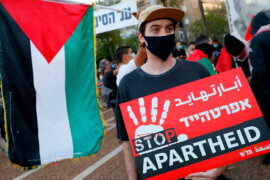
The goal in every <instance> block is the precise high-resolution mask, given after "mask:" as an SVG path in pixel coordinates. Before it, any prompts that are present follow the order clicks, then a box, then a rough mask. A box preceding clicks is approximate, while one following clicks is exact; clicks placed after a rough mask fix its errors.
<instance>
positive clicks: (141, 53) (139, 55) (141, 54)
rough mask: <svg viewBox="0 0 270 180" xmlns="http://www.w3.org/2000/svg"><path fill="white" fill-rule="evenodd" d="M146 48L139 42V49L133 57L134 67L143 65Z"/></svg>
mask: <svg viewBox="0 0 270 180" xmlns="http://www.w3.org/2000/svg"><path fill="white" fill-rule="evenodd" d="M146 57H147V56H146V50H145V47H144V46H143V45H142V44H140V43H139V50H138V53H137V54H136V56H135V58H134V62H135V65H136V67H140V66H142V65H143V63H144V61H145V59H146Z"/></svg>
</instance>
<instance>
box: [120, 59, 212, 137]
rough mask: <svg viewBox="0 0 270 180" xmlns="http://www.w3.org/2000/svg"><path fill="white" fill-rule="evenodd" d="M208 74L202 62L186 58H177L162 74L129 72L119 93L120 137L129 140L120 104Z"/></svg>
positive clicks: (138, 69)
mask: <svg viewBox="0 0 270 180" xmlns="http://www.w3.org/2000/svg"><path fill="white" fill-rule="evenodd" d="M208 76H210V74H209V72H208V70H207V69H206V68H205V67H204V66H203V65H202V64H200V63H198V62H193V61H185V60H176V64H175V65H174V67H172V68H171V69H170V70H168V71H167V72H165V73H163V74H160V75H151V74H148V73H146V72H144V71H143V70H142V69H141V68H137V69H136V70H134V71H132V72H131V73H129V74H127V75H126V76H125V77H124V78H123V79H122V80H121V83H120V85H119V88H118V93H117V105H116V124H117V137H118V139H120V140H121V141H128V135H127V131H126V128H125V124H124V120H123V117H122V114H121V111H120V107H119V104H121V103H124V102H127V101H130V100H133V99H137V98H140V97H144V96H147V95H150V94H154V93H156V92H159V91H163V90H166V89H169V88H173V87H176V86H179V85H182V84H186V83H189V82H191V81H195V80H198V79H202V78H205V77H208Z"/></svg>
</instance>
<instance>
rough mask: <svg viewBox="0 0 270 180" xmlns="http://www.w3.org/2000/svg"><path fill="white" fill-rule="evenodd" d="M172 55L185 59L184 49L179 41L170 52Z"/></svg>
mask: <svg viewBox="0 0 270 180" xmlns="http://www.w3.org/2000/svg"><path fill="white" fill-rule="evenodd" d="M172 54H173V57H175V58H178V59H186V58H187V55H186V51H185V48H184V47H183V45H182V44H181V43H180V42H177V43H176V46H175V49H174V50H173V52H172Z"/></svg>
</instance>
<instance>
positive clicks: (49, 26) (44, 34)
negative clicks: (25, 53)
mask: <svg viewBox="0 0 270 180" xmlns="http://www.w3.org/2000/svg"><path fill="white" fill-rule="evenodd" d="M0 1H1V2H2V4H3V6H4V7H5V8H6V10H7V11H8V12H9V14H10V15H11V16H12V17H13V18H14V20H15V21H16V22H17V24H18V25H19V26H20V27H21V29H22V30H23V31H24V33H25V34H26V35H27V36H28V38H29V39H30V40H31V41H32V42H33V43H34V45H35V46H36V47H37V49H38V50H39V51H40V52H41V54H42V55H43V56H44V57H45V59H46V60H47V61H48V63H50V62H51V61H52V59H53V58H54V56H55V55H56V54H57V52H58V51H59V50H60V49H61V48H62V47H63V45H64V44H65V43H66V41H67V40H68V39H69V38H70V36H71V35H72V33H73V32H74V30H75V29H76V27H77V26H78V24H79V23H80V21H81V19H82V17H83V15H84V14H85V12H86V10H87V8H88V6H85V5H67V4H65V5H64V4H58V3H52V2H46V1H42V0H0Z"/></svg>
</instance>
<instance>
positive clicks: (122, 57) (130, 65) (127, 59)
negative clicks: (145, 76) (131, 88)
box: [115, 44, 146, 86]
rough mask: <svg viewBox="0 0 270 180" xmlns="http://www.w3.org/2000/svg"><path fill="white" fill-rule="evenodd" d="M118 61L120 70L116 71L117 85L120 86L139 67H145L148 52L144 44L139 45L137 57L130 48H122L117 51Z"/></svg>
mask: <svg viewBox="0 0 270 180" xmlns="http://www.w3.org/2000/svg"><path fill="white" fill-rule="evenodd" d="M115 56H116V59H117V60H118V62H119V66H118V69H116V71H117V72H116V73H115V75H116V84H117V86H119V84H120V81H121V79H122V78H123V77H124V76H125V75H126V74H128V73H130V72H131V71H133V70H134V69H136V68H137V67H140V66H141V65H143V63H144V61H145V60H146V52H145V47H144V45H143V44H139V50H138V53H137V55H135V53H133V51H132V49H131V48H130V47H129V46H120V47H118V48H117V49H116V51H115Z"/></svg>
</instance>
